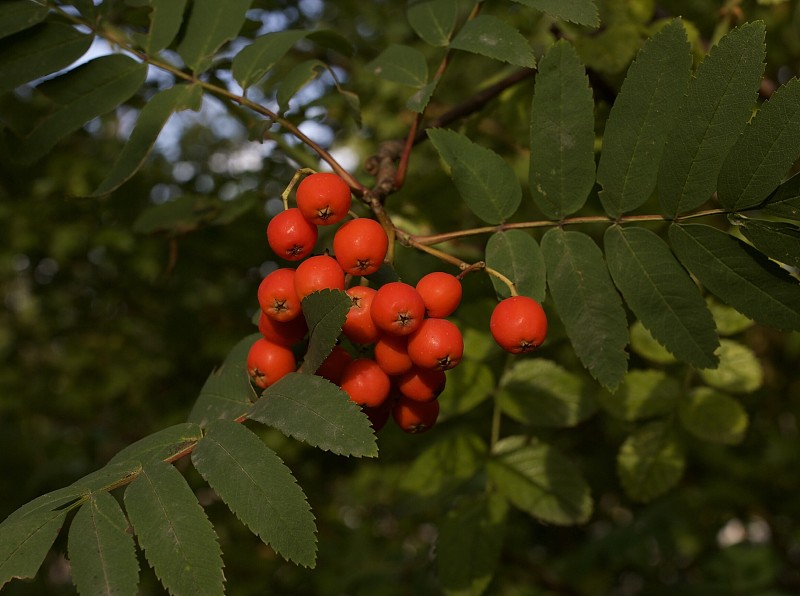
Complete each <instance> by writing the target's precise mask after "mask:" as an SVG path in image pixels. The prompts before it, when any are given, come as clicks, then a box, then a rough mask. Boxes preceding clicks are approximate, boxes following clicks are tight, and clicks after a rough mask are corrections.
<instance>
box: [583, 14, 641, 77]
mask: <svg viewBox="0 0 800 596" xmlns="http://www.w3.org/2000/svg"><path fill="white" fill-rule="evenodd" d="M617 5H618V6H619V4H617ZM642 29H643V27H642V25H640V24H639V23H635V22H631V21H629V20H625V19H622V20H620V21H617V22H614V23H612V24H610V25H609V26H608V27H605V28H603V29H601V30H599V31H598V32H597V33H595V34H594V35H581V36H579V37H576V38H575V39H574V41H573V42H572V43H573V44H574V45H575V50H576V51H577V52H578V56H580V58H581V60H582V61H583V63H584V65H585V66H586V68H588V69H590V70H593V71H595V72H597V73H599V74H603V75H606V76H608V77H610V78H617V77H619V76H621V75H622V74H623V71H624V70H625V69H626V68H627V67H628V65H629V64H630V63H631V61H633V59H634V58H636V53H637V52H638V51H639V50H640V49H641V47H642V42H643V39H642V33H643V31H642Z"/></svg>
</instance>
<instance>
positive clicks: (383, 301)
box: [371, 281, 425, 335]
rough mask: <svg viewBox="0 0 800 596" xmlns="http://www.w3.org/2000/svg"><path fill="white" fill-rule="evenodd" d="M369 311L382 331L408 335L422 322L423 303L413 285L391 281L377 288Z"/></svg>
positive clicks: (423, 315) (423, 314) (423, 313)
mask: <svg viewBox="0 0 800 596" xmlns="http://www.w3.org/2000/svg"><path fill="white" fill-rule="evenodd" d="M371 311H372V320H373V321H375V325H377V326H378V328H379V329H381V330H382V331H385V332H386V333H392V334H394V335H409V334H411V333H413V332H414V330H415V329H416V328H417V327H419V325H420V323H422V319H423V318H424V317H425V303H424V302H423V301H422V296H420V295H419V292H417V290H415V289H414V287H413V286H410V285H408V284H406V283H403V282H401V281H393V282H389V283H388V284H385V285H383V286H381V287H380V288H378V291H377V293H376V294H375V298H374V299H373V300H372V309H371Z"/></svg>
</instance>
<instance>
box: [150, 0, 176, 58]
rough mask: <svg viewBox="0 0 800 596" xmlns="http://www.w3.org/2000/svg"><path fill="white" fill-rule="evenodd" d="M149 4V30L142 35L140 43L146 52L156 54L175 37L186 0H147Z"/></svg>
mask: <svg viewBox="0 0 800 596" xmlns="http://www.w3.org/2000/svg"><path fill="white" fill-rule="evenodd" d="M148 3H149V4H150V9H151V12H150V30H149V31H148V32H147V35H146V36H142V38H143V39H142V40H141V44H142V49H144V51H145V53H146V54H150V55H153V54H157V53H158V52H160V51H161V50H163V49H164V48H166V47H167V46H168V45H169V44H171V43H172V40H173V39H175V36H176V35H178V31H180V28H181V25H182V24H183V13H184V11H185V10H186V0H148Z"/></svg>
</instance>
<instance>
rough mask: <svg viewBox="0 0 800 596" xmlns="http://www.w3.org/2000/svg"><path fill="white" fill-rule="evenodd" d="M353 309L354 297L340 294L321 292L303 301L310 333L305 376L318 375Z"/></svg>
mask: <svg viewBox="0 0 800 596" xmlns="http://www.w3.org/2000/svg"><path fill="white" fill-rule="evenodd" d="M352 305H353V302H352V300H350V296H348V295H347V294H345V293H344V292H342V291H340V290H320V291H318V292H312V293H311V294H309V295H308V296H306V297H305V298H303V316H304V317H305V318H306V322H307V323H308V331H309V340H308V350H307V351H306V356H305V360H303V372H307V373H309V374H312V373H315V372H317V369H318V368H319V367H320V365H321V364H322V363H323V362H324V361H325V358H327V357H328V354H330V353H331V350H333V346H335V345H336V340H337V339H338V337H339V334H340V333H341V332H342V325H344V322H345V319H347V313H348V312H349V311H350V307H351V306H352Z"/></svg>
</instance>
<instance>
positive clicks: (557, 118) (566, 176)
mask: <svg viewBox="0 0 800 596" xmlns="http://www.w3.org/2000/svg"><path fill="white" fill-rule="evenodd" d="M530 147H531V154H530V170H529V176H528V178H529V180H528V183H529V185H530V190H531V194H532V195H533V199H534V201H536V205H537V206H538V207H539V209H541V210H542V212H543V213H544V214H545V215H546V216H547V217H549V218H550V219H561V218H563V217H565V216H567V215H569V214H571V213H574V212H575V211H577V210H578V209H580V208H581V207H582V206H583V204H584V203H585V202H586V198H587V196H588V195H589V191H590V190H592V186H594V180H595V165H594V164H595V162H594V101H593V99H592V91H591V89H590V88H589V80H588V78H587V77H586V70H585V69H584V67H583V64H581V62H580V59H579V58H578V55H577V53H576V52H575V49H574V48H573V47H572V46H571V45H570V44H569V43H568V42H566V41H563V40H562V41H559V42H557V43H556V44H555V45H554V46H553V47H552V48H550V50H549V51H548V52H547V54H546V55H545V56H544V58H542V60H541V62H540V64H539V73H538V74H537V75H536V87H535V88H534V93H533V105H532V108H531V129H530Z"/></svg>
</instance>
